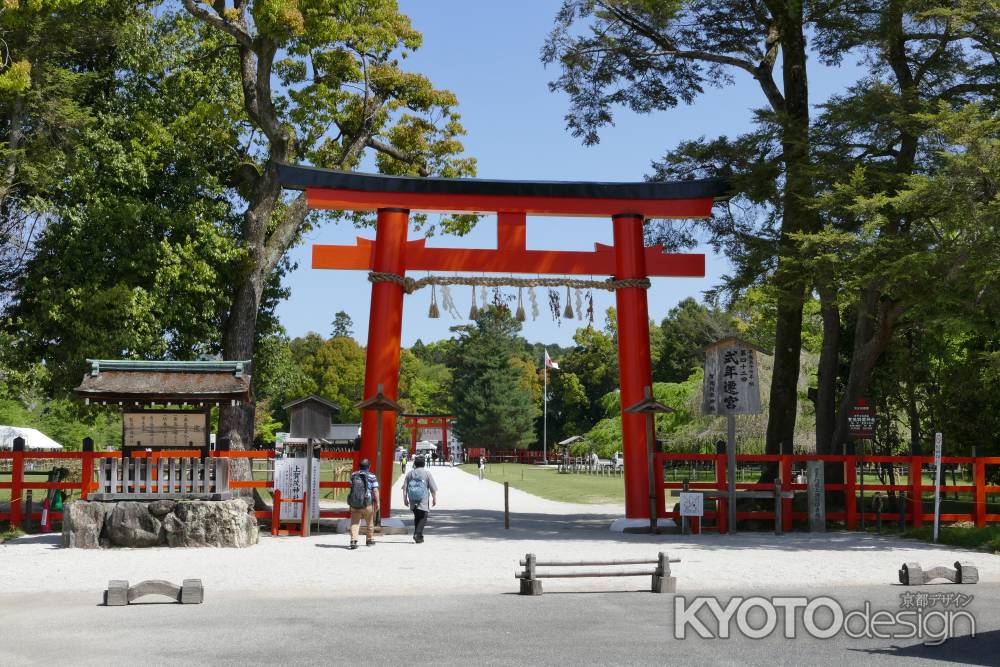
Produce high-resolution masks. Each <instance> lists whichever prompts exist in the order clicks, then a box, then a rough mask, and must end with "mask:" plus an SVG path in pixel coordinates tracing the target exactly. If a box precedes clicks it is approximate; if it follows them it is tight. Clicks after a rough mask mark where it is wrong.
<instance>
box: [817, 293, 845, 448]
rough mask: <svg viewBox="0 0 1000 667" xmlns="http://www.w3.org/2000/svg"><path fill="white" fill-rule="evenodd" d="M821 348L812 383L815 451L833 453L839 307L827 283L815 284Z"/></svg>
mask: <svg viewBox="0 0 1000 667" xmlns="http://www.w3.org/2000/svg"><path fill="white" fill-rule="evenodd" d="M819 300H820V314H821V316H822V318H823V348H822V350H821V351H820V355H819V369H818V371H817V383H816V384H817V386H816V453H817V454H836V453H838V452H837V451H835V450H836V448H835V447H834V446H833V442H834V440H833V432H834V430H835V429H836V418H837V375H838V366H839V361H840V307H839V306H838V305H837V302H836V299H835V298H834V294H833V290H832V289H831V288H830V287H829V285H821V286H820V287H819Z"/></svg>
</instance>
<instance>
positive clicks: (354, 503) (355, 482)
mask: <svg viewBox="0 0 1000 667" xmlns="http://www.w3.org/2000/svg"><path fill="white" fill-rule="evenodd" d="M369 498H370V495H369V493H368V473H366V472H364V471H360V470H359V471H358V472H355V473H352V474H351V491H350V493H348V494H347V504H348V505H349V506H350V507H351V508H353V509H356V510H359V509H363V508H365V507H368V505H370V504H371V502H370V500H369Z"/></svg>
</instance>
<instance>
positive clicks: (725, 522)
mask: <svg viewBox="0 0 1000 667" xmlns="http://www.w3.org/2000/svg"><path fill="white" fill-rule="evenodd" d="M727 459H728V457H727V456H726V455H725V454H717V455H716V456H715V481H716V482H717V486H716V488H718V489H719V491H725V490H726V489H727V488H729V486H728V484H729V482H728V478H727V477H726V466H727V465H729V461H728V460H727ZM662 468H663V467H662V466H660V469H661V470H662ZM716 503H717V507H718V508H719V509H718V511H717V514H718V517H719V518H718V521H716V524H717V525H718V527H719V532H720V533H725V532H726V531H727V529H728V527H729V508H728V507H727V505H728V504H729V501H728V500H727V499H724V498H717V499H716Z"/></svg>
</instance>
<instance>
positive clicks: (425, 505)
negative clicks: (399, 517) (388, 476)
mask: <svg viewBox="0 0 1000 667" xmlns="http://www.w3.org/2000/svg"><path fill="white" fill-rule="evenodd" d="M437 490H438V488H437V483H435V481H434V477H433V476H432V475H431V473H430V471H428V470H427V469H426V468H425V467H424V457H422V456H417V457H416V458H414V459H413V469H412V470H411V471H410V472H408V473H406V477H405V478H403V499H404V500H405V501H406V504H407V505H408V506H409V507H410V509H412V510H413V541H414V542H416V543H417V544H421V543H422V542H423V541H424V526H426V525H427V515H428V514H430V511H431V507H433V506H435V505H437Z"/></svg>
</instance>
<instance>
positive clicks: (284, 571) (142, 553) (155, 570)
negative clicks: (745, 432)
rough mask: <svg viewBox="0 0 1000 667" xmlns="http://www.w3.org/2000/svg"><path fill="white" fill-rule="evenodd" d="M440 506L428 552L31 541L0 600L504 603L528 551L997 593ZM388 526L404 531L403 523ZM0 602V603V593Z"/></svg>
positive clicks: (902, 551)
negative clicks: (194, 584)
mask: <svg viewBox="0 0 1000 667" xmlns="http://www.w3.org/2000/svg"><path fill="white" fill-rule="evenodd" d="M431 472H432V474H433V475H434V477H435V479H436V480H437V482H438V485H439V486H440V489H441V490H440V494H439V504H438V507H436V508H435V509H434V510H433V511H432V513H431V518H430V522H429V525H428V528H427V531H426V537H427V541H426V542H425V543H424V544H422V545H416V544H413V542H412V540H411V539H410V538H409V536H404V535H392V536H385V537H383V538H381V539H380V541H379V543H378V544H377V545H376V546H374V547H371V548H366V547H361V548H360V549H358V550H357V551H349V550H347V548H346V546H347V539H348V538H347V536H346V535H336V534H327V533H321V534H319V535H314V536H313V537H311V538H309V539H302V538H297V537H284V538H272V537H270V535H262V537H261V542H260V544H259V545H257V546H255V547H251V548H249V549H232V550H230V549H225V550H224V549H168V548H158V549H137V550H131V549H114V550H94V551H90V550H75V549H60V548H58V537H57V536H28V537H24V538H21V539H18V540H14V541H12V542H8V543H6V544H3V545H0V591H2V592H3V593H12V594H13V593H33V592H43V591H51V592H56V591H97V592H99V591H101V590H103V589H104V588H105V587H106V586H107V582H108V580H109V579H127V580H129V581H132V582H138V581H141V580H143V579H167V580H172V581H175V582H180V580H182V579H185V578H191V577H200V578H201V579H202V581H203V582H204V584H205V588H206V591H207V592H208V594H209V595H210V594H211V592H213V591H218V592H230V591H232V592H237V591H254V592H255V593H256V594H258V595H263V596H269V595H274V596H275V597H284V596H287V595H290V594H294V595H302V596H311V595H317V596H321V595H329V594H330V593H331V592H334V591H335V592H336V593H337V594H341V595H399V594H410V593H441V594H450V593H473V594H474V593H505V592H506V593H509V592H513V591H515V590H516V582H515V581H514V578H513V573H514V570H515V567H516V565H517V560H518V559H519V558H521V557H523V556H524V554H525V553H527V552H533V553H536V554H538V555H539V557H540V559H541V558H542V557H549V558H564V559H565V558H571V559H586V558H635V557H642V556H649V557H653V556H655V554H656V552H657V551H660V550H664V551H667V552H669V553H670V555H671V556H677V557H680V558H681V559H682V562H681V563H679V564H678V565H676V566H675V574H676V576H677V577H678V590H679V591H683V590H684V589H685V588H687V589H688V590H691V589H695V588H697V589H700V590H706V589H717V590H748V589H753V590H761V589H769V588H770V589H773V588H787V587H794V586H797V585H799V586H806V585H809V586H826V587H830V588H831V589H833V588H836V587H839V586H856V585H887V584H892V583H895V582H896V570H897V569H898V568H899V566H900V565H901V564H902V563H903V562H905V561H917V562H920V563H923V564H925V565H926V566H932V565H951V564H952V563H953V562H954V561H955V560H959V559H961V560H969V561H971V562H973V563H974V564H976V565H977V566H978V567H979V570H980V579H981V581H982V582H984V583H1000V557H997V556H993V555H988V554H984V553H978V552H966V551H962V550H957V549H951V548H947V547H938V546H934V545H928V544H925V543H922V542H916V541H912V540H897V539H893V538H881V537H875V536H871V535H864V534H859V533H828V534H808V533H795V534H790V535H785V536H775V535H770V534H763V533H745V534H739V535H736V536H726V535H722V536H720V535H711V534H705V535H694V536H681V535H675V534H670V535H632V534H627V535H623V534H615V533H611V532H610V531H609V530H608V524H609V523H610V521H611V519H612V518H615V517H619V516H621V515H622V513H623V511H622V508H621V507H620V506H614V505H574V504H568V503H560V502H555V501H550V500H544V499H542V498H538V497H536V496H532V495H530V494H527V493H524V492H521V491H517V490H516V489H511V499H510V500H511V528H510V530H504V528H503V486H502V485H501V484H497V483H495V482H490V481H480V480H479V479H478V478H477V477H475V476H473V475H469V474H468V473H465V472H463V471H461V470H458V469H451V468H433V469H432V470H431ZM394 495H395V496H397V497H396V498H395V503H394V514H395V515H398V516H401V517H402V518H404V520H406V522H407V524H408V525H409V523H410V519H411V517H410V516H409V512H407V511H406V510H404V509H403V508H401V507H398V506H397V505H396V503H398V502H399V499H398V496H399V495H400V494H398V493H396V494H394ZM646 583H647V582H646V581H645V579H643V578H629V579H608V580H602V579H575V580H550V581H546V583H545V590H546V591H559V590H581V591H586V590H621V589H622V588H627V589H638V588H642V587H644V586H645V585H646ZM0 594H2V593H0Z"/></svg>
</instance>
